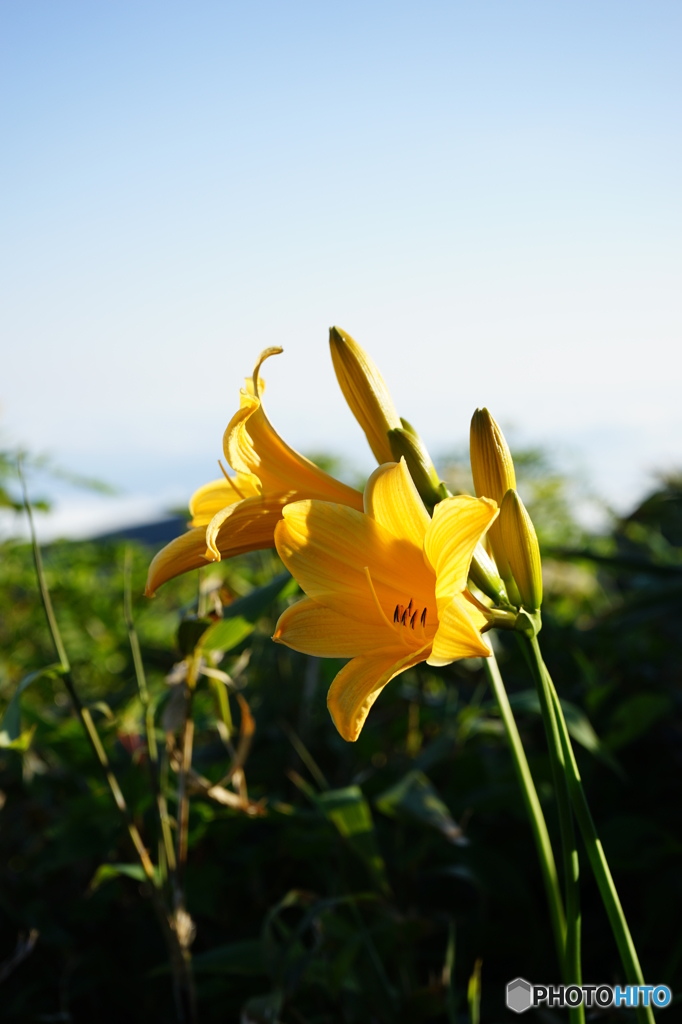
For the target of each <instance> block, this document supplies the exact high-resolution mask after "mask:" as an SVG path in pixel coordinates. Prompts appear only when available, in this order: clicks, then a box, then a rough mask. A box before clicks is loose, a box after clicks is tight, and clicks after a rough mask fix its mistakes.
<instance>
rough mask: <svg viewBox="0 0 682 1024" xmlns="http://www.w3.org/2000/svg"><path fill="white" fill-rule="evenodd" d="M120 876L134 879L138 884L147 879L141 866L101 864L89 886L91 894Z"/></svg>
mask: <svg viewBox="0 0 682 1024" xmlns="http://www.w3.org/2000/svg"><path fill="white" fill-rule="evenodd" d="M120 875H124V876H125V877H126V878H133V879H134V880H135V881H136V882H144V881H146V879H147V876H146V875H145V873H144V869H143V867H142V865H141V864H100V866H99V867H98V868H97V871H96V872H95V874H94V875H93V878H92V881H91V882H90V885H89V886H88V890H89V892H95V890H96V889H99V887H100V885H103V884H104V882H109V881H110V880H111V879H112V878H118V877H119V876H120Z"/></svg>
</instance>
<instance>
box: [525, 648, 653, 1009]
mask: <svg viewBox="0 0 682 1024" xmlns="http://www.w3.org/2000/svg"><path fill="white" fill-rule="evenodd" d="M542 665H543V670H544V675H545V678H546V679H547V684H548V687H549V691H550V694H551V697H552V702H553V705H554V711H555V714H556V719H557V723H558V725H559V733H560V736H561V743H562V747H563V751H564V759H565V763H566V775H567V778H568V787H569V792H570V795H571V800H572V802H573V810H574V811H575V816H576V819H577V821H578V826H579V828H580V832H581V834H582V837H583V842H584V843H585V847H586V849H587V855H588V857H589V860H590V866H591V867H592V871H593V872H594V877H595V879H596V881H597V885H598V886H599V892H600V894H601V898H602V901H603V903H604V907H605V908H606V913H607V914H608V918H609V922H610V924H611V930H612V931H613V936H614V938H615V940H616V944H617V946H618V952H619V953H620V958H621V961H622V964H623V969H624V971H625V976H626V978H627V980H628V983H629V984H630V985H643V984H644V975H643V973H642V968H641V966H640V963H639V957H638V956H637V950H636V949H635V944H634V942H633V941H632V935H631V934H630V929H629V928H628V923H627V921H626V919H625V913H624V912H623V907H622V906H621V902H620V899H619V898H618V892H617V891H616V886H615V883H614V881H613V876H612V875H611V871H610V869H609V865H608V862H607V860H606V855H605V853H604V849H603V847H602V844H601V840H600V839H599V836H598V834H597V829H596V827H595V824H594V820H593V818H592V814H591V812H590V808H589V806H588V803H587V798H586V796H585V790H584V789H583V784H582V779H581V777H580V771H579V770H578V764H577V761H576V759H575V754H574V752H573V746H572V744H571V738H570V736H569V733H568V728H567V726H566V720H565V719H564V714H563V711H562V710H561V703H560V701H559V698H558V696H557V692H556V689H555V687H554V683H553V682H552V678H551V676H550V674H549V672H548V671H547V667H546V666H545V665H544V663H542ZM637 1018H638V1020H639V1021H640V1024H654V1020H655V1018H654V1012H653V1010H652V1008H651V1007H650V1006H647V1007H645V1006H639V1007H637Z"/></svg>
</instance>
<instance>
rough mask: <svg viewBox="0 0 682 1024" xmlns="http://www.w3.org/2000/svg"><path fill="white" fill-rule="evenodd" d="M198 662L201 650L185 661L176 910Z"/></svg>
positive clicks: (185, 842)
mask: <svg viewBox="0 0 682 1024" xmlns="http://www.w3.org/2000/svg"><path fill="white" fill-rule="evenodd" d="M200 661H201V649H200V648H195V649H194V653H193V654H192V655H191V656H190V657H189V659H188V667H187V681H186V684H185V687H186V689H185V708H184V714H183V722H182V733H181V735H182V741H181V742H182V749H181V753H180V769H179V771H178V796H177V800H178V835H177V871H178V887H177V889H176V906H178V907H180V906H183V905H184V896H183V893H182V882H183V875H184V869H185V864H186V862H187V846H188V837H189V791H188V789H187V776H188V774H189V770H190V768H191V767H192V747H193V744H194V719H193V717H192V705H193V703H194V690H195V687H196V684H197V678H198V674H199V663H200Z"/></svg>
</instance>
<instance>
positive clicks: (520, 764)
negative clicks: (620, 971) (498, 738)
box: [483, 654, 566, 976]
mask: <svg viewBox="0 0 682 1024" xmlns="http://www.w3.org/2000/svg"><path fill="white" fill-rule="evenodd" d="M483 666H484V669H485V673H486V676H487V677H488V681H489V683H490V686H491V688H492V691H493V693H494V694H495V699H496V701H497V706H498V708H499V711H500V715H501V717H502V722H503V724H504V729H505V732H506V734H507V742H508V743H509V750H510V752H511V756H512V761H513V764H514V770H515V772H516V777H517V779H518V783H519V786H520V788H521V795H522V797H523V802H524V804H525V806H526V811H527V813H528V819H529V821H530V827H531V831H532V833H533V838H534V840H535V846H536V849H537V853H538V859H539V861H540V870H541V872H542V880H543V882H544V885H545V893H546V895H547V903H548V905H549V916H550V920H551V922H552V931H553V933H554V941H555V944H556V949H557V957H558V960H559V967H560V969H561V974H562V976H563V975H564V957H565V944H566V918H565V916H564V906H563V902H562V899H561V891H560V888H559V879H558V877H557V870H556V864H555V863H554V854H553V852H552V844H551V843H550V841H549V833H548V831H547V825H546V823H545V816H544V814H543V813H542V807H541V806H540V801H539V799H538V794H537V791H536V789H535V784H534V783H533V776H532V775H531V773H530V768H529V767H528V760H527V758H526V753H525V751H524V749H523V744H522V743H521V737H520V736H519V730H518V728H517V726H516V721H515V719H514V715H513V712H512V709H511V705H510V703H509V697H508V696H507V691H506V689H505V685H504V682H503V680H502V676H501V675H500V669H499V667H498V664H497V661H496V659H495V655H494V654H493V655H491V656H490V657H489V658H484V660H483Z"/></svg>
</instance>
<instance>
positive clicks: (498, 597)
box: [469, 544, 508, 605]
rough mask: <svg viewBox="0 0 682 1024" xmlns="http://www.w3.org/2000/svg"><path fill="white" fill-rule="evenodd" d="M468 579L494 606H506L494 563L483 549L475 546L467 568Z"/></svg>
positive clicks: (503, 588) (503, 591)
mask: <svg viewBox="0 0 682 1024" xmlns="http://www.w3.org/2000/svg"><path fill="white" fill-rule="evenodd" d="M469 578H470V579H471V581H472V582H473V583H474V584H475V585H476V586H477V587H478V589H479V590H481V591H483V593H484V594H486V595H487V596H488V597H489V598H490V600H491V601H494V602H495V604H502V605H504V604H507V601H508V598H507V592H506V590H505V587H504V583H503V582H502V580H501V579H500V577H499V575H498V572H497V569H496V568H495V563H494V562H493V560H492V558H491V557H490V555H489V554H488V552H487V551H486V549H485V548H484V547H483V545H482V544H477V545H476V548H475V550H474V557H473V558H472V559H471V566H470V567H469Z"/></svg>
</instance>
